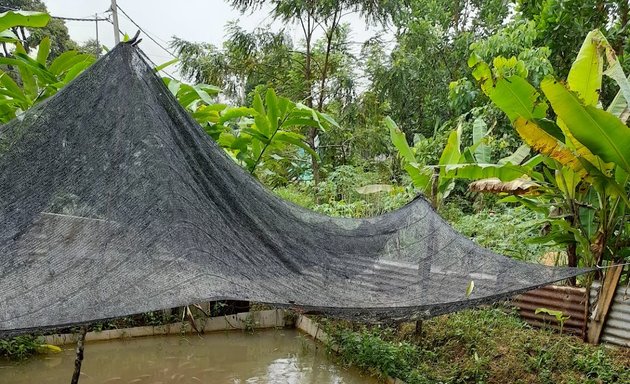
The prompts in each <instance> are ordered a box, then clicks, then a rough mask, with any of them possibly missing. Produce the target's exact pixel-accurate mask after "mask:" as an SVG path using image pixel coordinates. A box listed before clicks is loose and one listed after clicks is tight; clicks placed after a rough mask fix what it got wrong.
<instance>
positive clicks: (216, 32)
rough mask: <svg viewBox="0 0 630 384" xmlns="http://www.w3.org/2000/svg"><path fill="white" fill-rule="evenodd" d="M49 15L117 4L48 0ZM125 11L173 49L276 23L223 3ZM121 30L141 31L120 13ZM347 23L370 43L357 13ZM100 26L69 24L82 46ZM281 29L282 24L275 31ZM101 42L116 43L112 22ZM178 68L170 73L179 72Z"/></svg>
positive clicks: (201, 1)
mask: <svg viewBox="0 0 630 384" xmlns="http://www.w3.org/2000/svg"><path fill="white" fill-rule="evenodd" d="M44 3H45V4H46V6H47V7H48V11H49V12H50V13H51V14H52V15H53V16H64V17H78V18H88V17H90V18H91V17H94V15H95V14H98V15H99V17H109V16H110V15H111V13H109V12H107V10H108V9H109V8H110V3H111V0H44ZM117 3H118V6H119V7H120V8H122V9H123V10H124V11H125V12H126V13H127V14H128V15H129V16H130V17H131V18H132V19H133V20H134V21H135V22H136V23H138V24H139V25H140V26H141V27H142V28H143V29H144V30H145V31H146V32H147V33H148V34H150V35H151V36H152V37H153V38H154V39H155V40H157V41H158V42H159V43H160V44H161V45H162V46H164V47H166V48H169V47H168V42H169V41H170V39H171V37H172V36H174V35H177V36H178V37H181V38H183V39H186V40H191V41H198V42H210V43H213V44H215V45H220V44H221V43H222V41H223V40H224V34H225V32H224V27H225V24H226V23H227V22H228V21H230V20H238V23H239V25H240V26H241V27H243V28H244V29H246V30H252V29H254V28H256V27H259V26H261V27H262V26H265V25H267V24H270V23H271V22H272V21H273V20H272V18H271V17H270V16H269V10H268V9H264V10H261V11H257V12H256V13H254V14H245V15H241V14H240V12H238V11H236V10H233V9H232V8H231V7H230V6H229V5H228V4H227V3H226V2H224V1H221V0H180V1H173V0H117ZM118 19H119V24H120V29H121V31H123V32H126V33H127V34H128V35H130V36H133V35H134V34H135V33H136V31H137V30H138V28H137V27H136V26H134V25H133V24H132V23H131V22H130V21H129V19H127V17H125V16H124V15H122V14H121V13H120V12H119V15H118ZM344 21H346V22H349V23H351V26H352V35H351V40H352V41H361V42H362V41H365V40H367V39H368V38H369V37H370V36H372V35H373V34H374V32H373V31H369V30H366V27H365V23H363V21H362V20H361V19H360V17H358V16H357V15H349V16H347V17H346V18H345V19H344ZM95 24H96V23H94V22H85V21H66V25H67V27H68V30H69V32H70V37H71V38H72V39H73V40H75V41H76V42H78V43H83V42H85V41H86V40H89V39H94V38H95V37H96V26H95ZM280 27H281V26H280V25H278V24H277V23H276V24H275V25H274V29H278V28H280ZM98 28H99V41H100V42H101V44H104V45H106V46H107V47H112V46H113V45H114V32H113V26H112V25H111V24H110V23H109V22H99V23H98ZM291 29H292V33H291V35H292V36H293V38H294V40H295V41H296V42H297V40H298V39H299V37H300V36H301V35H300V34H299V31H298V29H297V25H296V26H291ZM140 46H141V48H142V50H144V51H145V53H146V54H147V55H148V56H149V57H150V58H151V60H153V62H154V63H156V64H161V63H164V62H166V61H168V60H170V59H171V58H172V57H171V56H170V55H169V53H167V52H165V51H164V50H163V49H162V48H160V47H159V46H158V45H157V44H155V43H153V42H152V41H151V40H150V39H149V38H147V37H146V36H143V40H142V43H141V44H140ZM173 70H174V68H171V69H170V72H173Z"/></svg>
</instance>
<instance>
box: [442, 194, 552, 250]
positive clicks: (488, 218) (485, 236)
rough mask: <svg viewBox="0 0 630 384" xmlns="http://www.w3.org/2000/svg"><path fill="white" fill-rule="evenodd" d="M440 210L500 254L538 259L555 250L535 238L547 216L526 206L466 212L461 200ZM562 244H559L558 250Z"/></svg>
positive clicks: (456, 227) (481, 243) (457, 228)
mask: <svg viewBox="0 0 630 384" xmlns="http://www.w3.org/2000/svg"><path fill="white" fill-rule="evenodd" d="M440 214H441V215H442V216H443V217H444V218H445V219H446V220H448V221H449V222H450V223H451V225H453V227H454V228H455V229H456V230H457V231H458V232H460V233H461V234H462V235H464V236H466V237H468V238H470V239H471V240H473V241H474V242H475V243H477V244H479V245H480V246H482V247H484V248H487V249H490V250H492V251H494V252H496V253H498V254H500V255H506V256H510V257H513V258H515V259H519V260H523V261H530V262H538V261H539V260H540V259H541V257H542V256H543V255H544V254H545V253H547V252H551V251H553V250H554V248H550V247H549V246H548V245H542V244H538V243H535V242H533V241H532V240H534V239H535V238H537V237H538V236H539V235H540V234H539V231H540V229H539V225H540V221H541V220H542V218H543V216H542V215H541V214H538V213H536V212H532V211H530V210H528V209H527V208H525V207H515V208H501V207H500V206H499V207H496V209H484V210H480V211H479V212H476V213H473V214H464V213H463V212H462V209H461V208H459V207H458V204H455V203H449V204H446V205H445V206H444V207H443V208H442V209H441V210H440ZM558 249H559V248H557V247H556V248H555V250H558Z"/></svg>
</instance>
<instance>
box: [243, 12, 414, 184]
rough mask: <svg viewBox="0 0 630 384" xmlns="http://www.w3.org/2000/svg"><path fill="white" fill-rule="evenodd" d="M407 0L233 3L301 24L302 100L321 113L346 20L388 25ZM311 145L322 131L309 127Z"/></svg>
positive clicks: (315, 173)
mask: <svg viewBox="0 0 630 384" xmlns="http://www.w3.org/2000/svg"><path fill="white" fill-rule="evenodd" d="M403 3H404V1H395V0H389V1H378V0H368V1H359V0H321V1H318V0H270V1H265V0H232V1H231V4H232V6H233V7H235V8H237V9H240V10H241V11H242V12H247V11H250V12H253V11H254V10H257V9H260V8H261V7H262V6H263V5H269V6H271V8H272V11H271V14H272V16H273V18H274V19H275V20H280V21H282V22H285V23H293V22H297V24H298V25H299V26H300V28H301V30H302V33H303V38H304V68H303V73H304V85H305V87H304V91H303V95H302V97H301V98H302V99H303V100H304V102H305V104H306V105H307V106H309V107H313V108H316V109H317V110H318V111H320V112H321V111H324V110H325V107H326V106H325V101H326V98H327V95H326V93H327V91H328V86H327V82H328V81H329V79H330V78H331V70H330V69H331V68H330V66H331V56H332V55H333V52H334V51H335V49H336V47H335V45H334V41H335V39H336V38H337V37H338V34H339V30H340V29H342V28H343V24H342V20H343V17H344V16H346V15H348V14H349V13H352V12H356V13H359V14H360V15H362V16H363V17H364V18H365V19H366V21H368V22H370V23H387V22H388V20H390V19H391V17H392V15H393V14H395V13H398V12H399V11H401V9H402V6H403ZM319 29H321V31H322V32H323V33H324V57H323V62H321V63H319V64H320V71H319V75H320V76H319V78H318V77H316V76H315V68H314V64H315V63H314V53H315V52H314V46H315V43H316V33H317V31H318V30H319ZM308 140H309V145H310V146H311V148H312V149H313V150H314V151H317V147H318V141H319V140H318V130H317V128H316V127H309V128H308ZM311 166H312V171H313V178H314V180H315V184H317V183H318V182H319V180H320V171H319V163H318V161H317V158H316V157H315V156H312V158H311Z"/></svg>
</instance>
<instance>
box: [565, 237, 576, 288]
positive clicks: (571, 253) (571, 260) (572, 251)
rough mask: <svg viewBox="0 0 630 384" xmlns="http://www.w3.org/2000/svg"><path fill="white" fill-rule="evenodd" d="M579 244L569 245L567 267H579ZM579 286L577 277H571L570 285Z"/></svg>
mask: <svg viewBox="0 0 630 384" xmlns="http://www.w3.org/2000/svg"><path fill="white" fill-rule="evenodd" d="M577 264H578V259H577V244H576V243H570V244H569V245H567V265H568V266H569V267H577ZM576 284H577V280H576V277H575V276H573V277H569V285H572V286H575V285H576Z"/></svg>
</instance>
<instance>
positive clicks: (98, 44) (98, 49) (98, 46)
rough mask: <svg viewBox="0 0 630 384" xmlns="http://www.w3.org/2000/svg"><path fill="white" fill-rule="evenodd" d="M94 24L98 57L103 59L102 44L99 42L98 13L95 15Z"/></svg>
mask: <svg viewBox="0 0 630 384" xmlns="http://www.w3.org/2000/svg"><path fill="white" fill-rule="evenodd" d="M94 23H95V24H96V57H97V58H99V57H101V43H100V42H99V41H98V13H95V14H94Z"/></svg>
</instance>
